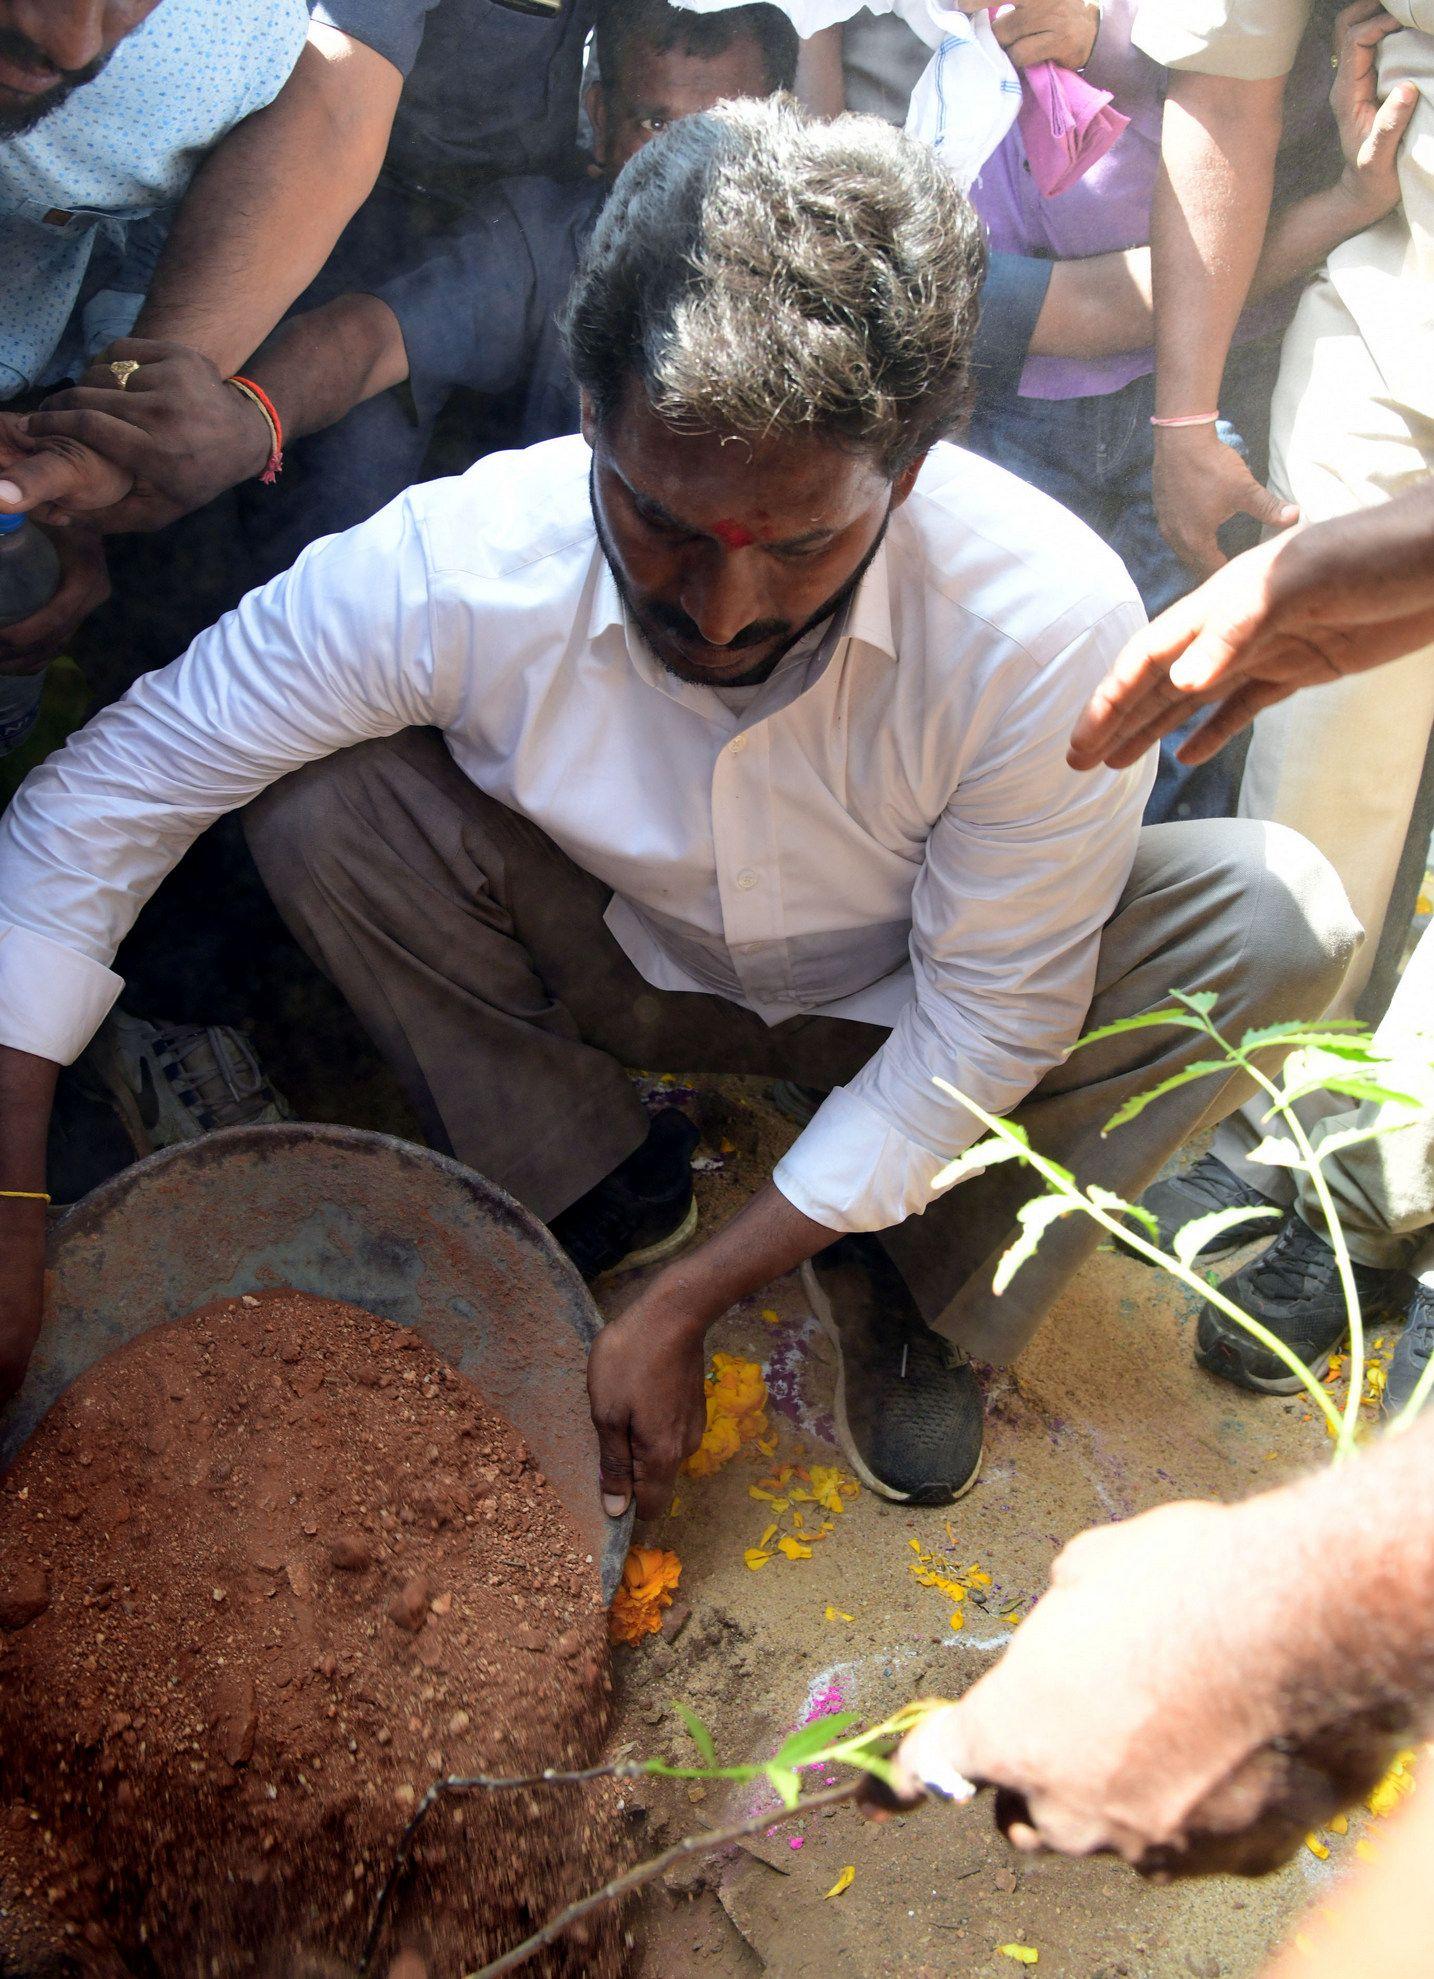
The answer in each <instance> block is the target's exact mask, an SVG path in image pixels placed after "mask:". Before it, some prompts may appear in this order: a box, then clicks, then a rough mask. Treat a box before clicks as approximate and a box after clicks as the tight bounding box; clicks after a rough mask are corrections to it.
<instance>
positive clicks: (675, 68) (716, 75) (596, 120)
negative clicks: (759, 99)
mask: <svg viewBox="0 0 1434 1979" xmlns="http://www.w3.org/2000/svg"><path fill="white" fill-rule="evenodd" d="M771 93H772V86H771V84H770V83H769V82H768V80H767V65H766V63H765V62H764V61H763V59H762V51H761V50H760V48H758V46H757V44H756V42H755V41H753V40H752V38H751V36H750V35H742V36H740V37H739V38H738V39H737V40H736V41H734V42H733V43H732V45H731V46H730V47H729V48H727V49H725V50H724V51H723V53H722V54H720V55H684V54H683V53H682V52H681V51H680V50H679V49H675V48H671V49H657V48H649V47H644V46H643V45H642V43H640V42H637V41H634V42H632V43H630V44H629V46H628V48H627V51H626V53H625V54H624V56H623V63H622V72H621V74H620V75H618V76H617V77H616V78H615V80H613V81H612V82H608V83H598V84H596V85H595V86H594V87H593V88H592V89H590V90H589V91H588V94H587V112H588V117H589V119H590V120H591V122H592V127H593V134H594V136H595V137H596V139H597V147H596V156H597V161H598V163H599V165H601V166H602V168H603V171H604V172H605V173H606V175H607V176H608V178H610V179H615V178H616V177H617V175H618V173H619V172H620V171H621V170H622V168H623V166H624V165H625V164H626V163H627V161H628V159H629V158H631V157H632V155H633V153H634V152H636V151H641V149H642V147H643V146H644V145H645V144H646V143H647V142H648V140H649V139H650V138H654V137H656V136H657V135H658V133H659V132H660V131H665V130H666V129H667V126H668V125H669V124H675V123H676V122H677V120H678V118H679V117H692V116H696V115H697V114H698V113H699V112H700V111H703V110H710V109H711V108H712V107H713V105H714V104H717V103H722V102H725V101H726V100H727V98H728V97H732V96H770V95H771Z"/></svg>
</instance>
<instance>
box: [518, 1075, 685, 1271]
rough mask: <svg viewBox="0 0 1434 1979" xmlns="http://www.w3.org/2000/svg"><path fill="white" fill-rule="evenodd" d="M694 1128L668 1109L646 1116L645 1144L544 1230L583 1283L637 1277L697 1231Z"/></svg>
mask: <svg viewBox="0 0 1434 1979" xmlns="http://www.w3.org/2000/svg"><path fill="white" fill-rule="evenodd" d="M698 1138H699V1135H698V1129H697V1127H696V1126H695V1125H694V1124H693V1122H692V1121H691V1120H689V1119H688V1117H687V1115H686V1114H685V1113H682V1112H680V1111H679V1110H678V1108H676V1107H675V1106H665V1107H663V1108H662V1110H661V1112H659V1113H655V1114H654V1115H653V1117H652V1124H651V1125H650V1126H649V1128H648V1130H647V1139H646V1140H645V1141H644V1142H643V1144H642V1146H641V1147H640V1148H638V1149H637V1151H636V1152H635V1153H633V1154H630V1155H629V1156H628V1157H627V1160H626V1161H624V1162H621V1163H619V1165H618V1166H617V1167H616V1168H614V1170H613V1171H612V1173H611V1175H607V1176H605V1177H604V1178H603V1180H602V1181H601V1182H599V1183H598V1184H597V1185H596V1186H595V1187H594V1188H591V1189H589V1190H588V1192H587V1194H586V1195H585V1196H580V1197H579V1198H578V1200H577V1201H576V1202H575V1203H573V1204H572V1205H571V1206H570V1207H569V1208H567V1209H565V1210H564V1211H563V1212H562V1214H561V1215H559V1216H555V1217H554V1218H553V1221H552V1223H551V1225H550V1226H549V1227H550V1228H551V1230H552V1233H553V1235H554V1236H555V1237H556V1238H557V1240H558V1242H559V1243H560V1244H561V1245H562V1247H563V1249H564V1250H565V1251H566V1252H567V1254H568V1256H569V1257H570V1258H571V1259H572V1261H573V1263H574V1264H575V1265H576V1266H577V1268H578V1270H579V1271H580V1272H581V1273H582V1275H583V1277H584V1278H587V1279H593V1278H600V1277H601V1276H602V1274H603V1273H604V1272H605V1271H636V1270H638V1269H639V1268H640V1267H641V1266H642V1265H645V1264H660V1263H661V1262H662V1260H663V1259H664V1258H669V1257H672V1256H674V1255H675V1254H676V1253H677V1252H678V1251H680V1250H681V1249H682V1247H683V1245H684V1244H685V1243H687V1241H688V1240H689V1238H690V1237H691V1236H692V1235H693V1233H694V1232H695V1231H696V1229H697V1204H696V1202H695V1200H694V1198H693V1194H692V1151H693V1149H694V1148H695V1147H696V1146H697V1142H698Z"/></svg>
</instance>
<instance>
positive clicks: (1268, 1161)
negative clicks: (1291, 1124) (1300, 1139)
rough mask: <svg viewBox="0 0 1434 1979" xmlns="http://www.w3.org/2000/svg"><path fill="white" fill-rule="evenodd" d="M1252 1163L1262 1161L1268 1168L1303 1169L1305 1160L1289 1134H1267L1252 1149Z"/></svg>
mask: <svg viewBox="0 0 1434 1979" xmlns="http://www.w3.org/2000/svg"><path fill="white" fill-rule="evenodd" d="M1249 1158H1250V1160H1251V1161H1262V1162H1264V1164H1265V1166H1266V1167H1267V1168H1303V1167H1304V1166H1305V1158H1304V1156H1303V1155H1302V1154H1301V1153H1300V1151H1299V1149H1298V1148H1297V1147H1296V1146H1295V1144H1294V1142H1293V1141H1292V1140H1291V1139H1290V1138H1289V1136H1288V1134H1266V1136H1265V1138H1264V1140H1262V1141H1257V1142H1256V1143H1255V1145H1254V1147H1252V1148H1251V1149H1250V1157H1249Z"/></svg>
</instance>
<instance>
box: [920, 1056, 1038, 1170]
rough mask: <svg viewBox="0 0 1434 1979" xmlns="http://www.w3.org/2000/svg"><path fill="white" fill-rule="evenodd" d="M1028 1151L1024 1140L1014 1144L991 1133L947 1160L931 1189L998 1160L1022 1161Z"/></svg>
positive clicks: (991, 1165)
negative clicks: (1018, 1144)
mask: <svg viewBox="0 0 1434 1979" xmlns="http://www.w3.org/2000/svg"><path fill="white" fill-rule="evenodd" d="M936 1083H937V1085H940V1084H941V1083H942V1082H941V1080H939V1079H938V1080H937V1081H936ZM1029 1152H1030V1149H1029V1147H1028V1146H1027V1145H1026V1144H1025V1143H1024V1142H1023V1143H1022V1144H1021V1145H1020V1146H1016V1145H1014V1144H1013V1143H1012V1142H1010V1141H1005V1140H1000V1139H998V1138H997V1136H996V1135H994V1134H992V1135H990V1136H989V1138H988V1139H986V1140H984V1141H978V1142H977V1144H976V1146H975V1147H973V1148H967V1149H966V1150H965V1152H964V1153H963V1154H958V1155H957V1156H956V1157H955V1159H954V1160H952V1161H948V1162H947V1164H946V1166H945V1167H944V1168H943V1169H941V1170H940V1171H939V1172H938V1173H937V1174H936V1175H935V1176H934V1177H933V1178H932V1183H931V1186H932V1188H933V1189H947V1188H949V1187H950V1186H951V1184H952V1183H953V1182H960V1181H962V1180H963V1179H964V1178H965V1177H966V1176H967V1175H970V1174H973V1173H975V1172H976V1171H977V1170H978V1169H982V1168H991V1167H994V1165H995V1164H996V1163H997V1162H998V1161H1024V1160H1025V1158H1026V1156H1027V1154H1028V1153H1029Z"/></svg>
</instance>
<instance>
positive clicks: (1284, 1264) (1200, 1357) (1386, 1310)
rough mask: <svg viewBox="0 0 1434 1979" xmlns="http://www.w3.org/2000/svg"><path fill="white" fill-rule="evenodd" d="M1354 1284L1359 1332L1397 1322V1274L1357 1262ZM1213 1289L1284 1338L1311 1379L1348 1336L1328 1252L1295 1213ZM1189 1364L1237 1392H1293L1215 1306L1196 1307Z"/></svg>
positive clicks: (1278, 1365)
mask: <svg viewBox="0 0 1434 1979" xmlns="http://www.w3.org/2000/svg"><path fill="white" fill-rule="evenodd" d="M1354 1284H1355V1290H1356V1291H1357V1292H1358V1294H1359V1305H1360V1311H1361V1312H1362V1313H1363V1315H1364V1324H1365V1326H1366V1328H1368V1327H1370V1326H1378V1325H1382V1324H1383V1323H1384V1322H1385V1321H1387V1320H1391V1319H1396V1318H1397V1317H1398V1316H1399V1314H1400V1313H1401V1312H1402V1311H1403V1309H1404V1301H1405V1299H1406V1298H1407V1297H1408V1296H1409V1280H1408V1278H1407V1277H1406V1276H1405V1274H1404V1273H1403V1272H1402V1271H1376V1270H1375V1269H1374V1268H1373V1266H1371V1265H1367V1264H1357V1265H1355V1267H1354ZM1220 1290H1221V1291H1222V1292H1223V1293H1224V1294H1225V1297H1226V1298H1227V1299H1231V1300H1233V1302H1234V1303H1235V1304H1236V1305H1237V1306H1239V1307H1240V1308H1241V1309H1242V1310H1243V1311H1244V1312H1247V1313H1248V1314H1249V1315H1250V1317H1251V1319H1257V1320H1259V1322H1260V1323H1261V1325H1262V1326H1265V1327H1267V1328H1268V1330H1269V1331H1270V1332H1271V1333H1274V1334H1276V1335H1277V1336H1278V1337H1279V1338H1280V1339H1281V1340H1283V1341H1284V1343H1285V1345H1286V1346H1287V1347H1289V1348H1291V1349H1292V1350H1293V1351H1294V1352H1295V1353H1296V1354H1298V1356H1299V1358H1300V1359H1301V1360H1302V1361H1303V1362H1304V1364H1305V1366H1306V1367H1307V1368H1308V1369H1309V1370H1310V1372H1311V1373H1312V1374H1314V1375H1316V1376H1318V1375H1322V1374H1323V1373H1324V1371H1325V1369H1326V1368H1327V1367H1328V1366H1329V1360H1330V1355H1331V1354H1332V1353H1333V1352H1334V1351H1335V1349H1336V1348H1337V1347H1338V1346H1339V1345H1340V1343H1341V1341H1342V1340H1343V1339H1344V1337H1345V1334H1346V1333H1347V1332H1348V1331H1349V1319H1348V1315H1347V1314H1346V1311H1345V1303H1344V1292H1343V1289H1342V1287H1341V1285H1340V1282H1339V1271H1338V1269H1337V1267H1336V1264H1335V1256H1334V1252H1333V1251H1332V1250H1331V1249H1330V1247H1329V1245H1328V1244H1327V1243H1326V1242H1325V1240H1324V1238H1323V1237H1321V1236H1320V1234H1319V1232H1318V1231H1316V1230H1311V1228H1310V1226H1309V1225H1308V1223H1306V1222H1305V1220H1304V1218H1303V1217H1302V1216H1299V1215H1297V1214H1296V1212H1295V1211H1294V1210H1291V1211H1290V1213H1289V1215H1288V1216H1287V1217H1286V1218H1285V1220H1284V1222H1283V1223H1282V1224H1281V1225H1280V1230H1279V1235H1278V1236H1277V1237H1276V1238H1275V1241H1274V1242H1273V1243H1272V1244H1270V1245H1269V1246H1268V1247H1267V1248H1266V1249H1265V1250H1263V1251H1261V1252H1260V1255H1259V1256H1258V1257H1255V1258H1251V1260H1250V1262H1249V1263H1248V1264H1245V1265H1242V1266H1241V1267H1240V1269H1239V1270H1238V1271H1236V1272H1234V1273H1232V1274H1231V1276H1230V1277H1229V1278H1226V1279H1225V1280H1224V1281H1223V1282H1222V1284H1221V1286H1220ZM1195 1358H1196V1360H1197V1361H1198V1362H1199V1363H1200V1365H1201V1367H1204V1368H1208V1369H1209V1370H1210V1372H1211V1374H1218V1375H1221V1376H1223V1377H1224V1379H1225V1380H1226V1381H1233V1382H1234V1383H1235V1385H1236V1386H1237V1387H1239V1388H1254V1389H1257V1390H1258V1391H1259V1392H1260V1393H1261V1394H1265V1395H1294V1394H1297V1393H1298V1392H1299V1389H1300V1385H1301V1384H1300V1380H1299V1376H1298V1375H1294V1374H1291V1373H1290V1371H1289V1369H1288V1368H1287V1367H1286V1366H1285V1364H1284V1362H1283V1361H1282V1360H1280V1359H1279V1358H1278V1357H1277V1356H1276V1355H1274V1354H1272V1353H1271V1352H1270V1350H1269V1348H1268V1347H1262V1346H1261V1345H1260V1343H1259V1341H1258V1340H1256V1339H1254V1338H1253V1337H1252V1336H1251V1335H1250V1334H1248V1333H1247V1332H1246V1331H1245V1329H1244V1327H1243V1326H1240V1325H1239V1324H1238V1323H1237V1322H1236V1321H1235V1320H1233V1319H1231V1318H1229V1317H1228V1316H1227V1315H1226V1314H1225V1313H1223V1312H1220V1311H1218V1310H1217V1309H1216V1308H1215V1307H1214V1306H1203V1307H1202V1308H1201V1311H1200V1325H1199V1329H1198V1332H1197V1334H1196V1345H1195Z"/></svg>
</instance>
